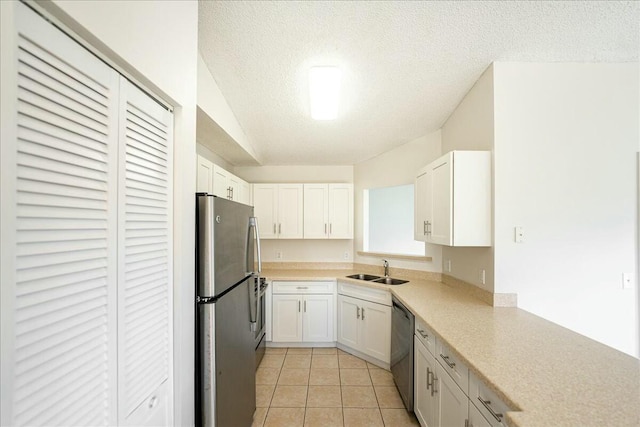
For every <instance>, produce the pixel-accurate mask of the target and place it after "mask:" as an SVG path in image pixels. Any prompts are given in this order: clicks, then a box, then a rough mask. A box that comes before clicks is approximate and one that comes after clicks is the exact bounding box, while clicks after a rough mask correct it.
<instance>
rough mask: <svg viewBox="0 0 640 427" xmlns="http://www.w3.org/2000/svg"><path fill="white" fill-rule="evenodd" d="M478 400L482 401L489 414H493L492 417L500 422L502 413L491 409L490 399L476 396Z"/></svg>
mask: <svg viewBox="0 0 640 427" xmlns="http://www.w3.org/2000/svg"><path fill="white" fill-rule="evenodd" d="M478 400H479V401H480V403H482V405H483V406H484V407H485V408H487V411H489V413H490V414H491V415H493V418H495V419H496V421H498V422H499V423H501V422H502V417H503V415H502V414H501V413H499V412H496V411H494V410H493V408H492V407H491V401H490V400H484V399H483V398H482V397H480V396H478Z"/></svg>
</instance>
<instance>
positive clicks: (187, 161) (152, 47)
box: [39, 0, 198, 426]
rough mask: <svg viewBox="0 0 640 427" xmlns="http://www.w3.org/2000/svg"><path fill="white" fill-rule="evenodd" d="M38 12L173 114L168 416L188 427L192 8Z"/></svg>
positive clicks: (150, 5)
mask: <svg viewBox="0 0 640 427" xmlns="http://www.w3.org/2000/svg"><path fill="white" fill-rule="evenodd" d="M39 4H41V5H42V6H43V7H44V8H45V9H47V10H49V11H50V12H51V13H52V14H53V15H54V16H55V17H56V18H58V19H60V20H61V21H62V22H63V23H64V24H66V25H67V26H68V27H70V28H71V29H72V30H74V31H75V32H77V33H78V34H80V35H81V36H82V37H83V38H84V39H86V40H87V41H89V42H90V43H91V44H92V45H94V46H95V47H97V48H98V49H99V50H100V52H101V53H102V54H103V55H104V56H105V57H106V58H107V59H108V60H109V62H111V63H113V64H115V65H116V66H117V67H118V68H120V69H121V70H122V71H124V72H125V73H126V74H128V75H130V76H132V77H133V78H134V79H136V80H138V81H139V82H141V83H142V84H144V85H145V86H147V87H148V88H149V89H151V90H153V91H154V92H155V93H157V94H159V95H160V96H162V97H163V98H165V99H166V100H168V101H170V102H171V103H172V104H173V106H174V107H175V108H174V117H175V128H174V132H175V135H174V143H175V145H174V170H175V176H174V224H175V225H174V309H175V310H174V379H175V383H174V390H175V391H174V408H175V424H176V425H183V426H189V425H193V423H194V392H193V391H194V384H193V369H194V367H193V349H194V342H193V336H194V331H193V324H194V322H193V318H194V317H193V316H194V311H193V303H194V301H193V295H194V250H193V248H194V232H193V230H194V227H195V212H194V203H193V194H194V193H195V184H196V174H195V168H194V165H195V162H196V157H195V156H196V146H195V140H196V122H195V121H196V98H197V87H196V82H197V66H198V62H197V61H198V3H197V2H195V1H133V0H130V1H126V2H124V1H99V2H95V1H62V0H55V1H54V2H39Z"/></svg>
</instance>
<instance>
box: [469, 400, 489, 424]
mask: <svg viewBox="0 0 640 427" xmlns="http://www.w3.org/2000/svg"><path fill="white" fill-rule="evenodd" d="M468 427H491V423H490V422H489V421H487V419H486V418H485V417H484V416H483V415H482V414H481V413H480V411H479V410H478V408H476V407H475V406H474V405H473V404H472V403H471V402H469V425H468Z"/></svg>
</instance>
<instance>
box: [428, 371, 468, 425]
mask: <svg viewBox="0 0 640 427" xmlns="http://www.w3.org/2000/svg"><path fill="white" fill-rule="evenodd" d="M436 371H437V377H438V381H437V386H436V390H437V391H438V394H439V395H440V423H439V425H441V426H443V427H444V426H447V427H448V426H464V424H465V423H464V422H465V420H466V419H467V416H468V413H469V411H468V405H469V399H468V398H467V396H466V395H465V394H464V393H463V392H462V390H461V389H460V387H458V384H456V383H455V381H453V379H452V378H451V377H450V376H449V374H447V373H446V371H445V370H444V369H443V368H442V366H440V364H439V363H436Z"/></svg>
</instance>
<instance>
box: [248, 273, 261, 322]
mask: <svg viewBox="0 0 640 427" xmlns="http://www.w3.org/2000/svg"><path fill="white" fill-rule="evenodd" d="M258 280H260V279H259V278H258V277H257V276H256V277H251V278H250V279H249V329H250V330H251V332H256V330H257V329H258V301H259V298H258V295H257V294H258V292H260V291H259V289H260V288H259V286H256V285H257V283H258V282H257V281H258ZM252 285H254V286H252Z"/></svg>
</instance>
